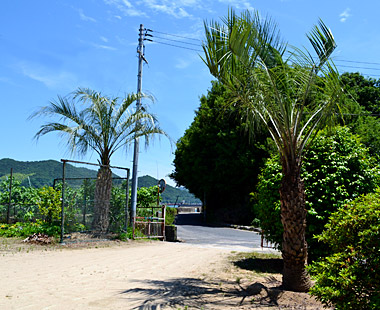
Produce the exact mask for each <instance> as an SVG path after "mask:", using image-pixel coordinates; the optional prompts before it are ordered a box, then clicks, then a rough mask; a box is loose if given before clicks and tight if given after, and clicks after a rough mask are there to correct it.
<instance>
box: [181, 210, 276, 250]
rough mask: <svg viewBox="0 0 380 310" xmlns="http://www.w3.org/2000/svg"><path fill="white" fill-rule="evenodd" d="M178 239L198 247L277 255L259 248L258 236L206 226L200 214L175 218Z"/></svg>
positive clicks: (189, 214) (186, 214)
mask: <svg viewBox="0 0 380 310" xmlns="http://www.w3.org/2000/svg"><path fill="white" fill-rule="evenodd" d="M176 226H177V236H178V239H180V240H181V241H183V242H185V243H186V244H191V245H194V246H198V247H205V248H219V249H227V250H231V251H238V252H252V251H255V252H262V253H277V251H276V250H274V249H271V248H262V247H261V236H260V234H258V233H256V232H252V231H245V230H239V229H233V228H225V227H212V226H207V225H205V224H204V223H203V221H202V215H201V214H194V213H181V214H178V215H177V218H176Z"/></svg>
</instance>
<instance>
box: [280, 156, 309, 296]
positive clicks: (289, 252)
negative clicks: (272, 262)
mask: <svg viewBox="0 0 380 310" xmlns="http://www.w3.org/2000/svg"><path fill="white" fill-rule="evenodd" d="M282 167H283V173H284V177H283V179H282V183H281V188H280V199H281V222H282V225H283V227H284V234H283V242H282V257H283V261H284V270H283V279H282V285H283V287H284V288H285V289H288V290H291V291H296V292H306V291H308V290H309V289H310V287H311V281H310V278H309V275H308V273H307V271H306V264H307V243H306V237H305V230H306V214H307V211H306V207H305V187H304V183H303V181H302V180H301V160H300V159H297V160H295V162H291V160H289V161H287V162H286V161H285V159H284V158H282Z"/></svg>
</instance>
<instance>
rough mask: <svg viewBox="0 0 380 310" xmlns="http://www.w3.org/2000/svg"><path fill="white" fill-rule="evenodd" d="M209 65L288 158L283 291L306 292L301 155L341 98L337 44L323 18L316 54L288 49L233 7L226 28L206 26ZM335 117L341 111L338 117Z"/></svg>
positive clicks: (264, 23) (267, 27)
mask: <svg viewBox="0 0 380 310" xmlns="http://www.w3.org/2000/svg"><path fill="white" fill-rule="evenodd" d="M205 32H206V38H205V41H204V44H203V49H204V52H205V56H204V58H203V61H204V62H205V63H206V65H207V66H208V68H209V70H210V72H211V74H212V75H214V76H215V77H216V78H218V80H220V81H221V82H222V83H223V84H225V85H226V86H227V87H228V88H229V89H230V90H231V92H232V94H233V96H232V99H231V100H230V104H233V105H236V106H238V107H239V109H240V111H241V115H242V117H244V118H245V119H244V121H245V122H246V123H248V124H250V126H249V127H250V128H249V129H251V132H252V131H254V127H255V124H257V120H258V119H260V120H261V121H263V123H264V124H265V125H266V127H267V129H268V131H269V132H270V134H271V136H272V138H273V140H274V142H275V144H276V146H277V148H278V151H279V153H280V156H281V164H282V172H283V179H282V183H281V188H280V197H281V221H282V224H283V227H284V234H283V245H282V256H283V261H284V270H283V286H284V287H285V288H286V289H289V290H293V291H307V290H308V289H309V288H310V286H311V282H310V278H309V276H308V274H307V271H306V268H305V267H306V264H307V244H306V239H305V227H306V214H307V211H306V208H305V189H304V184H303V181H302V179H301V175H300V172H301V164H302V152H303V150H304V148H305V147H306V146H307V144H308V142H310V140H311V138H312V137H313V134H315V133H316V132H317V130H318V129H319V128H320V127H321V126H322V124H324V123H325V122H324V121H325V120H326V119H328V118H329V115H330V116H331V115H333V114H335V112H334V111H335V110H334V109H336V107H337V106H338V105H337V103H339V100H340V98H341V96H340V95H341V87H340V86H339V85H340V83H339V74H338V72H337V70H336V69H335V67H334V65H333V63H332V62H331V61H330V60H329V58H330V55H331V53H332V52H333V51H334V49H335V47H336V44H335V41H334V38H333V36H332V34H331V32H330V30H329V29H328V28H327V27H326V26H325V24H324V23H323V22H322V21H321V20H320V21H319V23H318V25H317V26H314V28H313V30H312V31H311V33H310V34H309V35H308V38H309V41H310V42H311V44H312V46H313V48H314V50H315V52H316V57H313V56H312V55H311V54H310V53H309V52H308V51H303V50H300V49H297V48H288V46H287V45H286V44H285V43H283V41H281V39H280V35H279V31H278V30H277V27H276V24H274V23H273V22H272V21H271V20H270V19H268V18H267V19H264V20H262V19H261V18H260V17H259V14H258V13H257V12H255V13H254V14H250V13H249V12H248V11H247V12H244V13H242V14H241V16H240V17H238V16H237V15H236V14H235V13H234V12H233V11H232V10H231V11H230V13H229V15H228V17H227V18H225V19H223V20H222V23H218V22H214V21H212V22H210V23H205ZM333 112H334V113H333Z"/></svg>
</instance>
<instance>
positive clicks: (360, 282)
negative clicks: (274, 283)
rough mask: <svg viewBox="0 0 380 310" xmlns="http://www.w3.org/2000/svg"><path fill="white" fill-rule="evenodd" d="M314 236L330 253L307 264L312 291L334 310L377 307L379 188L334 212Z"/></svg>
mask: <svg viewBox="0 0 380 310" xmlns="http://www.w3.org/2000/svg"><path fill="white" fill-rule="evenodd" d="M317 238H318V240H319V241H321V242H323V243H325V244H328V245H329V246H330V247H331V249H332V254H331V255H329V256H328V257H326V258H325V259H323V260H322V261H320V262H315V263H313V264H312V265H311V266H310V267H309V272H310V273H311V274H312V275H314V277H315V280H316V284H315V286H314V287H313V288H312V289H311V293H312V294H313V295H314V296H316V297H317V299H319V300H320V301H322V302H323V303H324V304H326V305H331V304H332V305H334V306H335V307H336V309H344V310H348V309H380V273H379V270H380V189H377V190H376V192H375V193H371V194H368V195H366V196H362V197H360V198H358V199H356V200H355V201H353V202H350V203H349V204H347V205H346V206H344V207H342V208H340V209H339V211H337V212H336V213H333V214H332V216H331V217H330V220H329V223H328V224H327V225H326V227H325V230H324V231H323V233H322V234H321V235H320V236H318V237H317Z"/></svg>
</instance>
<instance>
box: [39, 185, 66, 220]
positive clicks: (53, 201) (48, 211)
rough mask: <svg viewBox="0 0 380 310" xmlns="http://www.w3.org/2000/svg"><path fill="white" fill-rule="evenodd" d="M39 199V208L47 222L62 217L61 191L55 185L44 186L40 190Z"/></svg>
mask: <svg viewBox="0 0 380 310" xmlns="http://www.w3.org/2000/svg"><path fill="white" fill-rule="evenodd" d="M38 195H39V198H40V199H39V201H38V202H37V205H38V209H39V211H40V213H41V215H43V216H44V217H45V220H46V222H48V223H52V222H53V221H57V220H59V219H60V218H61V210H62V202H61V197H62V194H61V191H60V190H55V189H54V188H53V187H50V186H49V187H43V188H40V189H39V191H38Z"/></svg>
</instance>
